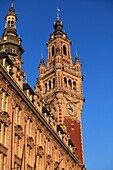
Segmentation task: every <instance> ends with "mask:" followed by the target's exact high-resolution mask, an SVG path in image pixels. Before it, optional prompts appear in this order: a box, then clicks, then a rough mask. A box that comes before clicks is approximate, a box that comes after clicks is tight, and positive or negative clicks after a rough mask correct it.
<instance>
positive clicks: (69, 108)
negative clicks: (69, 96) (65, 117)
mask: <svg viewBox="0 0 113 170" xmlns="http://www.w3.org/2000/svg"><path fill="white" fill-rule="evenodd" d="M66 106H67V112H68V113H69V114H70V115H71V116H75V115H76V112H75V106H74V104H73V103H71V102H68V103H67V105H66Z"/></svg>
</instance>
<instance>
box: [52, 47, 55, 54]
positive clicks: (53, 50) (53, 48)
mask: <svg viewBox="0 0 113 170" xmlns="http://www.w3.org/2000/svg"><path fill="white" fill-rule="evenodd" d="M54 55H55V47H54V46H52V56H54Z"/></svg>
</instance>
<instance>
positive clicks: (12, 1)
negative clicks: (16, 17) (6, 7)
mask: <svg viewBox="0 0 113 170" xmlns="http://www.w3.org/2000/svg"><path fill="white" fill-rule="evenodd" d="M13 7H14V0H11V8H13Z"/></svg>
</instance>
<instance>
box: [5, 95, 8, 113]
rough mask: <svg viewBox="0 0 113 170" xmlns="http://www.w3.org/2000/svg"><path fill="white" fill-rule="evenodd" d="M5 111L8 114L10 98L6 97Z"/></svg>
mask: <svg viewBox="0 0 113 170" xmlns="http://www.w3.org/2000/svg"><path fill="white" fill-rule="evenodd" d="M5 111H6V112H8V96H7V95H6V97H5Z"/></svg>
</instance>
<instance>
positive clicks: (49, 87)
mask: <svg viewBox="0 0 113 170" xmlns="http://www.w3.org/2000/svg"><path fill="white" fill-rule="evenodd" d="M49 90H51V81H50V80H49Z"/></svg>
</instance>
